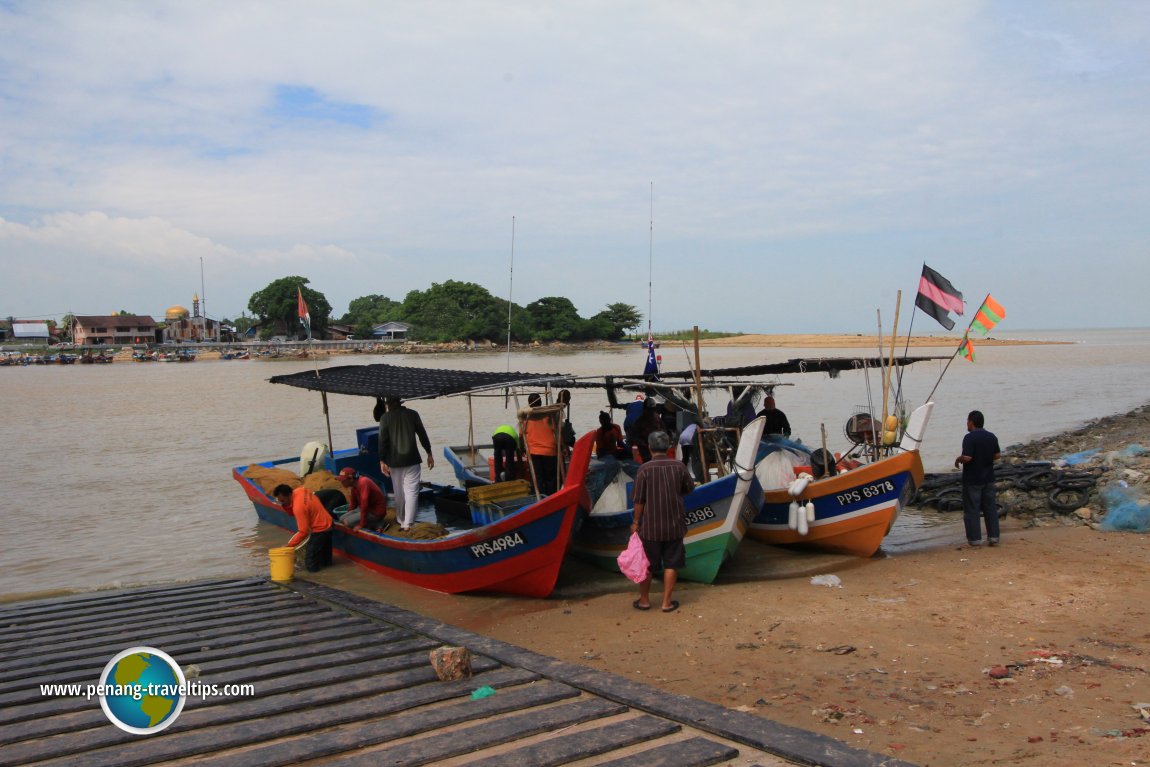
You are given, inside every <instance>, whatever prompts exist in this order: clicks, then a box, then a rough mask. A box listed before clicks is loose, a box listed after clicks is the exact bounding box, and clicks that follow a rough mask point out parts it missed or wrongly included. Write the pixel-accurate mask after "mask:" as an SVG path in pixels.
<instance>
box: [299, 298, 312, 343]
mask: <svg viewBox="0 0 1150 767" xmlns="http://www.w3.org/2000/svg"><path fill="white" fill-rule="evenodd" d="M296 295H297V296H299V306H298V310H299V321H300V322H302V323H303V326H304V329H305V330H307V340H309V341H310V340H311V314H310V313H309V312H308V310H307V302H306V301H304V300H303V288H300V287H298V286H297V287H296Z"/></svg>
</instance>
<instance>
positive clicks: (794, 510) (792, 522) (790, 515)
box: [787, 501, 799, 530]
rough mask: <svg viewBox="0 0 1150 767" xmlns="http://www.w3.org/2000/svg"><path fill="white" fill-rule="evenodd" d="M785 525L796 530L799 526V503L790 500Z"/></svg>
mask: <svg viewBox="0 0 1150 767" xmlns="http://www.w3.org/2000/svg"><path fill="white" fill-rule="evenodd" d="M787 527H789V528H791V529H792V530H797V529H798V527H799V504H798V503H797V502H796V501H791V505H790V506H789V507H788V509H787Z"/></svg>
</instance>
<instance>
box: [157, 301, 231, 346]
mask: <svg viewBox="0 0 1150 767" xmlns="http://www.w3.org/2000/svg"><path fill="white" fill-rule="evenodd" d="M164 323H165V326H164V329H163V342H164V343H166V344H172V343H188V342H193V343H198V342H200V341H217V340H219V337H220V324H219V323H218V322H216V321H215V320H212V319H208V318H207V317H205V316H203V315H202V314H201V313H200V296H199V294H198V293H196V294H193V295H192V311H191V312H189V311H188V310H187V308H186V307H183V306H179V305H176V306H170V307H168V309H167V311H165V312H164Z"/></svg>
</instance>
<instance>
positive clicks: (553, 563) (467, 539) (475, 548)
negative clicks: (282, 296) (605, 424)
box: [232, 365, 594, 597]
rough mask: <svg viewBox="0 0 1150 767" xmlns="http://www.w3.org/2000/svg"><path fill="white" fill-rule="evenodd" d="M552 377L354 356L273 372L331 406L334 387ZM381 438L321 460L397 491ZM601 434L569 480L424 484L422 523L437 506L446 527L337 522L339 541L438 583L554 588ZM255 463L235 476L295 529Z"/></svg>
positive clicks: (587, 445) (338, 546)
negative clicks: (497, 490) (449, 504)
mask: <svg viewBox="0 0 1150 767" xmlns="http://www.w3.org/2000/svg"><path fill="white" fill-rule="evenodd" d="M545 378H557V376H553V375H550V374H523V373H482V372H470V371H457V370H432V369H421V368H407V367H400V366H395V365H348V366H339V367H332V368H326V369H322V370H317V371H308V372H306V373H295V374H290V375H282V376H275V377H273V378H272V379H271V381H272V382H273V383H283V384H287V385H290V386H298V387H302V388H305V389H312V390H316V391H320V392H321V393H322V394H323V397H324V410H325V412H326V411H327V394H328V393H338V394H358V395H364V396H372V397H389V396H394V397H399V398H401V399H403V400H414V399H429V398H433V397H441V396H451V395H456V394H462V393H466V392H470V391H476V390H485V389H486V390H490V389H493V388H499V387H512V386H515V385H518V384H521V383H523V382H524V381H528V380H533V379H545ZM377 439H378V431H377V429H375V428H372V427H367V428H363V429H359V430H358V432H357V443H358V444H357V445H356V446H355V447H352V448H348V449H345V450H339V451H335V452H334V453H332V454H331V455H330V456H325V457H323V458H322V459H321V462H322V463H323V464H324V465H325V466H326V467H327V468H328V469H329V470H331V471H332V472H333V473H335V472H338V471H340V470H342V469H343V468H345V467H351V468H353V469H355V470H356V471H357V472H358V473H360V474H364V475H367V476H370V477H372V478H373V479H375V480H376V481H377V482H379V483H380V484H381V485H382V486H384V488H385V489H386V490H389V491H390V481H389V480H387V479H386V478H385V477H383V476H381V475H380V471H379V462H378V458H377V454H376V447H375V446H376V445H377V444H378V443H377ZM593 443H594V436H593V435H591V434H588V435H586V436H584V437H582V438H581V439H579V440H578V441H577V442H576V443H575V446H574V449H573V450H572V453H571V461H570V464H569V466H568V470H567V474H566V479H565V482H564V483H563V486H562V487H561V488H560V489H559V490H558V491H557V492H555V493H553V494H551V495H548V496H545V497H538V496H534V495H524V496H523V497H520V498H512V499H506V500H502V501H500V502H499V503H497V504H492V503H487V504H483V505H482V506H478V505H471V506H470V507H469V505H468V501H467V493H466V492H465V491H464V490H463V489H461V488H453V487H451V486H446V485H431V484H429V485H428V486H427V488H426V490H425V491H424V492H423V493H421V503H420V508H421V510H420V512H419V514H417V522H418V521H419V520H421V519H424V518H426V516H427V515H436V518H437V519H438V520H439V521H440V523H441V524H443V525H444V527H445V528H446V534H445V535H443V536H442V537H437V538H432V539H426V540H419V539H413V538H408V537H401V536H398V535H388V533H387V531H386V530H385V531H383V532H372V531H369V530H354V529H352V528H350V527H347V526H345V525H342V524H338V523H337V524H336V526H335V530H334V535H333V548H334V550H335V551H336V553H338V554H342V555H343V556H346V557H347V558H348V559H351V560H352V561H354V562H358V563H360V564H362V565H364V566H366V567H368V568H371V569H372V570H375V571H377V572H380V573H383V574H384V575H387V576H389V577H392V578H395V579H396V580H399V581H403V582H405V583H410V584H412V585H415V586H420V587H422V588H426V589H431V590H433V591H440V592H444V593H449V594H457V593H465V592H494V593H500V594H511V595H517V596H526V597H546V596H548V595H549V594H550V593H551V592H552V590H553V589H554V587H555V583H556V580H557V578H558V575H559V570H560V568H561V566H562V563H563V557H564V553H565V552H566V550H567V546H568V543H569V541H570V538H571V533H572V529H573V527H574V525H575V522H576V518H577V517H578V515H579V514H580V512H581V511H582V512H584V513H585V512H586V510H588V509H589V508H590V500H589V498H588V496H587V491H586V488H585V487H584V479H585V478H586V475H587V467H588V463H589V462H590V458H591V451H592V448H593ZM300 462H301V459H297V458H284V459H280V460H274V461H268V462H263V463H257V464H252V466H260V467H265V468H276V467H285V468H286V467H290V466H293V465H298V464H299V463H300ZM249 468H250V466H237V467H236V468H235V469H233V471H232V476H233V478H234V479H235V480H236V481H237V482H239V484H240V486H241V487H242V488H243V490H244V492H245V494H246V495H247V497H248V499H249V500H250V501H251V503H252V505H253V506H254V507H255V511H256V514H257V515H258V516H259V518H260V520H261V521H264V522H269V523H271V524H274V525H276V526H278V527H282V528H283V529H285V530H289V531H293V532H294V531H295V529H296V525H295V518H294V517H293V516H292V515H291V514H290V513H288V512H286V511H284V510H283V509H282V507H280V505H279V504H278V503H277V502H276V501H275V500H274V499H273V498H271V497H270V496H269V495H268V494H267V492H265V490H264V489H263V488H261V486H260V485H259V484H258V483H256V482H255V481H253V480H252V478H251V477H249V476H247V475H246V474H247V472H248V469H249ZM442 498H450V499H451V500H452V501H453V502H455V503H456V504H459V506H460V507H462V509H464V511H463V513H458V509H456V510H455V511H453V512H452V513H451V514H450V519H448V518H447V517H448V515H447V513H446V512H442V509H440V508H437V500H439V499H442ZM468 511H470V514H467V512H468Z"/></svg>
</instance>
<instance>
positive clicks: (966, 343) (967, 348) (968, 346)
mask: <svg viewBox="0 0 1150 767" xmlns="http://www.w3.org/2000/svg"><path fill="white" fill-rule="evenodd" d="M958 353H959V354H961V355H962V356H963V357H966V358H967V359H968V360H970V361H971V362H974V344H972V343H971V342H970V337H969V336H968V335H966V334H965V333H964V334H963V336H962V343H961V344H959V347H958Z"/></svg>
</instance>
